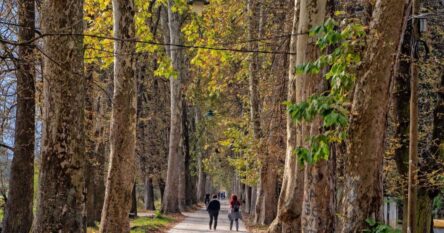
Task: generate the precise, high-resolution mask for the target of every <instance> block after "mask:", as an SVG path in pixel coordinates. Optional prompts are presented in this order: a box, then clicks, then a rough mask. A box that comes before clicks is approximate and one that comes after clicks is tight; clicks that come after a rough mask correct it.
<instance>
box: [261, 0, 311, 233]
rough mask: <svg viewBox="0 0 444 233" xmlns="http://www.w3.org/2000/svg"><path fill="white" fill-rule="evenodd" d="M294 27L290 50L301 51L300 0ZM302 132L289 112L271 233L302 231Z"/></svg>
mask: <svg viewBox="0 0 444 233" xmlns="http://www.w3.org/2000/svg"><path fill="white" fill-rule="evenodd" d="M293 13H294V15H293V27H292V34H293V36H292V37H291V42H290V52H292V53H295V52H297V51H298V50H297V42H298V36H295V34H296V33H299V30H298V26H299V13H300V0H295V1H294V9H293ZM296 60H297V57H296V56H294V55H290V58H289V73H288V95H287V100H288V101H290V102H292V103H296V102H297V101H300V97H301V93H302V92H301V84H302V82H301V81H302V80H301V79H296V77H295V75H294V73H293V72H294V67H295V65H296ZM300 133H301V127H296V125H295V124H294V122H293V121H292V120H291V118H290V116H288V115H287V145H286V155H285V167H284V175H283V181H282V188H281V193H280V195H279V200H278V211H277V216H276V218H275V220H274V221H273V223H272V224H271V225H270V227H269V229H268V232H269V233H280V232H282V233H287V232H300V231H301V225H300V215H301V210H302V197H303V189H302V188H301V187H303V180H304V178H303V177H304V173H303V170H302V169H301V168H299V166H298V162H297V159H296V156H295V155H294V153H293V151H294V150H295V149H296V147H297V146H298V145H301V144H300V143H301V142H302V140H301V137H300V136H299V137H297V135H298V134H300Z"/></svg>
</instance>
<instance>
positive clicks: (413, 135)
mask: <svg viewBox="0 0 444 233" xmlns="http://www.w3.org/2000/svg"><path fill="white" fill-rule="evenodd" d="M419 2H420V1H419V0H413V1H412V15H413V16H416V15H417V13H419V8H420V5H419ZM418 22H419V21H418V19H417V18H415V17H413V18H412V36H411V38H410V41H411V42H410V48H411V49H410V61H411V64H410V69H411V70H410V72H411V73H410V127H409V179H408V205H407V212H408V214H407V222H408V226H407V233H416V232H417V231H416V226H417V225H416V200H417V195H418V187H417V183H418V75H419V73H418V65H417V61H416V60H417V59H416V55H417V54H416V52H417V50H416V48H415V47H416V43H417V40H418V39H419V38H418V27H417V25H418Z"/></svg>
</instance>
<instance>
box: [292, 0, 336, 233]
mask: <svg viewBox="0 0 444 233" xmlns="http://www.w3.org/2000/svg"><path fill="white" fill-rule="evenodd" d="M326 14H327V1H326V0H316V1H313V0H301V13H300V16H299V19H300V20H299V31H301V32H307V31H309V30H310V29H311V28H313V27H315V26H319V25H321V24H322V23H323V22H324V20H325V17H326ZM297 44H298V47H297V48H298V50H297V52H298V55H300V56H298V58H301V60H298V61H297V63H298V64H304V63H307V62H312V61H314V60H316V59H317V57H318V56H319V55H320V51H319V48H317V46H316V42H315V40H313V38H310V37H309V36H308V35H300V36H299V38H298V43H297ZM297 78H298V79H302V82H303V84H302V89H303V90H304V91H303V92H304V93H305V94H304V96H302V99H303V100H306V99H307V98H309V97H310V96H311V95H313V94H319V93H321V92H322V91H324V90H325V86H326V85H325V83H324V81H323V78H322V77H321V75H302V77H299V76H298V77H297ZM321 127H322V123H321V120H320V119H319V118H318V119H315V120H314V121H313V122H312V123H311V124H310V125H307V126H306V130H303V131H302V135H301V137H303V140H306V138H307V137H310V136H316V135H318V134H319V133H321V130H322V129H321ZM304 178H305V180H304V188H303V189H304V197H303V204H302V216H301V225H302V227H301V230H302V232H330V231H331V229H333V228H334V206H333V205H334V202H333V200H334V187H333V182H332V181H333V179H332V162H331V161H329V160H322V161H318V162H317V163H316V164H314V165H311V164H307V165H306V166H305V175H304Z"/></svg>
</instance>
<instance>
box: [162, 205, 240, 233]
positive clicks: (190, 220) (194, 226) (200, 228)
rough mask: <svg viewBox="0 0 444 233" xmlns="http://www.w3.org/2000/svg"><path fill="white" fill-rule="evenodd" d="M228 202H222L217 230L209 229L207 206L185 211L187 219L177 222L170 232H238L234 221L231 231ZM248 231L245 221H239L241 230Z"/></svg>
mask: <svg viewBox="0 0 444 233" xmlns="http://www.w3.org/2000/svg"><path fill="white" fill-rule="evenodd" d="M228 209H229V207H228V203H227V201H222V202H221V211H220V213H219V219H218V222H217V230H216V231H214V230H209V216H208V212H207V211H206V210H205V208H202V209H200V210H198V211H195V212H193V213H183V215H185V219H184V220H183V221H182V222H180V223H179V224H177V225H176V226H175V227H174V228H172V229H171V230H169V231H168V232H169V233H196V232H197V233H201V232H222V233H228V232H236V226H235V223H233V225H234V226H233V231H230V221H229V220H228ZM238 232H244V233H246V232H248V231H247V230H246V229H245V226H244V223H243V222H242V221H239V231H238Z"/></svg>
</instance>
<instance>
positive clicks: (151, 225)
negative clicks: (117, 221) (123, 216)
mask: <svg viewBox="0 0 444 233" xmlns="http://www.w3.org/2000/svg"><path fill="white" fill-rule="evenodd" d="M173 221H174V219H172V218H168V217H163V216H159V217H156V218H150V217H142V218H136V219H134V220H132V221H131V233H145V232H151V231H155V230H158V229H160V228H163V227H166V226H167V225H168V224H169V223H171V222H173Z"/></svg>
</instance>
